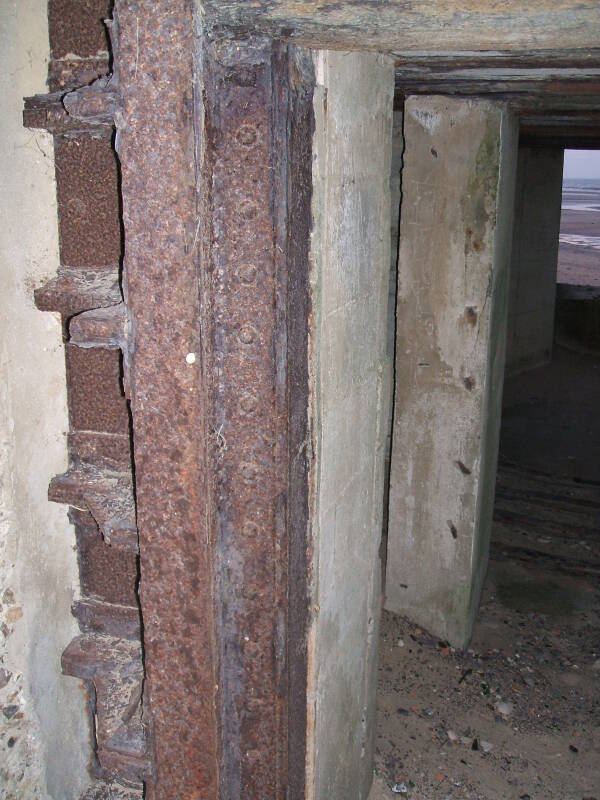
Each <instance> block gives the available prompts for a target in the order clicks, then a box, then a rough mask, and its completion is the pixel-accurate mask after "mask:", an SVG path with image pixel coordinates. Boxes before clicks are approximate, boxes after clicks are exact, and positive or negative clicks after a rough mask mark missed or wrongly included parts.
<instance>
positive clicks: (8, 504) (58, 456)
mask: <svg viewBox="0 0 600 800" xmlns="http://www.w3.org/2000/svg"><path fill="white" fill-rule="evenodd" d="M47 59H48V31H47V3H46V2H45V0H19V2H6V3H3V4H2V6H1V9H0V61H1V69H0V83H1V90H0V94H2V96H3V98H4V106H3V114H2V117H1V119H0V129H1V133H0V173H1V174H2V181H3V182H2V189H3V191H2V199H1V200H0V205H1V208H0V218H1V219H2V226H1V227H0V273H1V280H2V295H1V298H0V342H1V344H0V629H1V633H0V708H1V713H0V795H1V796H2V797H6V798H27V800H33V799H34V798H39V799H40V800H46V798H52V799H53V800H74V798H77V797H79V795H80V793H81V792H82V791H83V790H84V789H85V787H86V786H87V784H88V783H89V776H88V774H87V761H88V758H89V752H90V751H89V747H90V745H89V729H88V723H87V713H86V697H85V694H84V691H83V689H82V687H81V686H80V684H79V683H78V681H76V680H74V679H72V678H65V677H63V676H62V675H61V672H60V656H61V652H62V650H63V648H64V647H65V646H66V645H67V643H68V642H69V641H70V640H71V639H72V638H73V636H74V635H76V633H77V626H76V624H75V621H74V619H73V617H72V616H71V609H70V606H71V602H72V600H73V594H74V587H75V586H76V584H77V583H78V581H77V566H76V558H75V553H74V552H73V547H74V544H75V541H74V535H73V530H72V528H71V526H70V524H69V523H68V520H67V511H66V509H65V508H63V507H58V506H56V505H52V504H50V503H49V502H48V500H47V488H48V483H49V481H50V479H51V478H52V477H53V476H54V475H55V474H57V473H59V472H62V471H64V469H65V467H66V464H67V446H66V439H65V431H66V429H67V403H66V387H65V364H64V351H63V346H62V340H61V325H60V319H59V318H58V316H56V315H52V314H42V313H41V312H39V311H37V310H36V309H35V307H34V305H33V290H34V288H35V287H36V286H39V285H40V284H42V283H43V282H44V281H45V280H46V279H48V278H50V277H51V276H52V275H53V274H54V273H55V272H56V269H57V265H58V234H57V223H56V194H55V192H56V189H55V182H54V164H53V148H52V139H51V137H49V136H48V135H46V134H42V133H39V132H35V133H34V132H32V131H27V130H25V129H24V128H23V126H22V119H21V111H22V104H23V97H24V96H25V95H32V94H35V93H36V92H43V91H44V84H45V79H46V71H47Z"/></svg>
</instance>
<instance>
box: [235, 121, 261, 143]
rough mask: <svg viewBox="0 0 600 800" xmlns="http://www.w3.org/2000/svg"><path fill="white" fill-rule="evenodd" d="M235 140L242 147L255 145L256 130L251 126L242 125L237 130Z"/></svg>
mask: <svg viewBox="0 0 600 800" xmlns="http://www.w3.org/2000/svg"><path fill="white" fill-rule="evenodd" d="M235 138H236V139H237V141H238V144H241V145H243V146H244V147H252V145H253V144H255V143H256V140H257V139H258V132H257V130H256V128H254V127H252V125H242V126H240V127H239V128H238V130H237V133H236V134H235Z"/></svg>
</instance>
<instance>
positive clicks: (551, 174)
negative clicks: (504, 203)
mask: <svg viewBox="0 0 600 800" xmlns="http://www.w3.org/2000/svg"><path fill="white" fill-rule="evenodd" d="M562 173H563V151H562V150H560V149H551V148H531V147H522V148H519V160H518V168H517V190H516V194H515V222H514V231H513V246H512V258H511V267H510V292H509V300H508V330H507V336H506V372H507V374H515V373H517V372H521V371H523V370H525V369H531V368H533V367H537V366H539V365H541V364H546V363H548V362H549V361H550V358H551V356H552V340H553V337H554V305H555V298H556V268H557V261H558V234H559V230H560V206H561V199H562Z"/></svg>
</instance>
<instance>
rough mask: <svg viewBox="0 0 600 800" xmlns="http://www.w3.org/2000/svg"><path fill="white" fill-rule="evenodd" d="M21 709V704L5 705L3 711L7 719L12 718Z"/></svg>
mask: <svg viewBox="0 0 600 800" xmlns="http://www.w3.org/2000/svg"><path fill="white" fill-rule="evenodd" d="M18 710H19V706H4V708H3V709H2V713H3V714H4V716H5V717H6V719H12V718H13V717H14V715H15V714H16V713H17V711H18Z"/></svg>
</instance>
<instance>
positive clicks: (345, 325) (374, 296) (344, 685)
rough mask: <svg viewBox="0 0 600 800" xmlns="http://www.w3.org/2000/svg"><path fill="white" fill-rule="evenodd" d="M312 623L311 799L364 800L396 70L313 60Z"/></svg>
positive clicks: (386, 381) (360, 59) (373, 660)
mask: <svg viewBox="0 0 600 800" xmlns="http://www.w3.org/2000/svg"><path fill="white" fill-rule="evenodd" d="M315 73H316V86H315V94H314V114H315V137H314V150H313V201H312V208H313V219H314V227H313V235H312V242H311V302H312V328H311V332H310V339H311V348H310V354H311V361H310V366H309V369H310V374H311V384H312V396H311V416H312V427H313V451H314V459H315V460H314V465H313V473H312V486H313V487H314V492H313V506H312V509H311V534H312V553H313V563H312V565H311V572H312V577H313V582H312V596H311V609H312V614H313V617H312V625H311V629H310V635H309V644H308V658H309V663H308V698H307V699H308V735H307V741H308V759H307V761H308V776H307V793H306V798H307V800H308V799H309V798H310V800H325V798H348V800H361V799H362V798H366V797H367V796H368V793H369V788H370V785H371V781H372V777H373V770H372V758H373V738H374V728H375V688H376V667H377V632H378V627H379V615H380V607H381V568H380V561H379V554H378V551H379V545H380V541H381V528H382V510H383V483H384V459H385V441H386V437H387V420H388V417H389V397H390V382H391V372H392V361H391V358H389V357H388V356H387V355H386V333H387V296H388V286H389V271H390V170H391V143H392V110H393V92H394V70H393V62H392V61H391V60H390V59H387V58H384V57H383V56H378V55H375V54H359V53H348V54H345V53H336V52H321V53H319V54H318V55H317V56H316V62H315Z"/></svg>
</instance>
